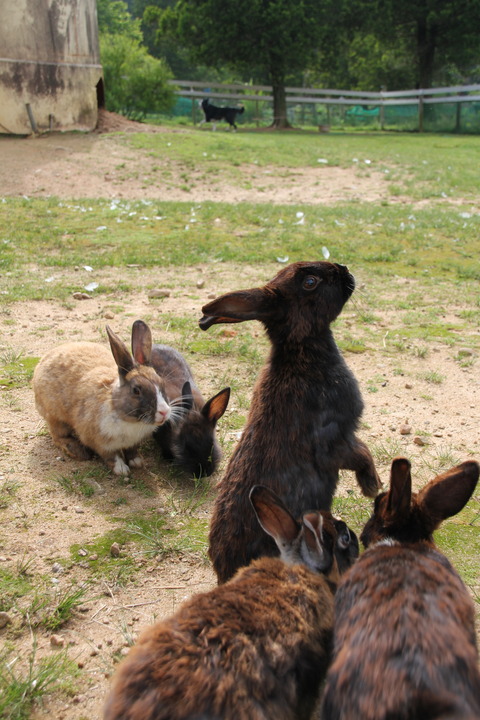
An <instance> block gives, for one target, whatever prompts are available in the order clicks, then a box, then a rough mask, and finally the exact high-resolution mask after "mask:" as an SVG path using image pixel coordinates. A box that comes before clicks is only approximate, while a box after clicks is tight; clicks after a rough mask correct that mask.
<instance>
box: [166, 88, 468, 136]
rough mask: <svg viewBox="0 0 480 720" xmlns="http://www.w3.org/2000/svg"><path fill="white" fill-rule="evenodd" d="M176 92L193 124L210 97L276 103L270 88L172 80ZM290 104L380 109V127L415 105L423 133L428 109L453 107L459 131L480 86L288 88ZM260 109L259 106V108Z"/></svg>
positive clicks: (224, 99) (228, 100)
mask: <svg viewBox="0 0 480 720" xmlns="http://www.w3.org/2000/svg"><path fill="white" fill-rule="evenodd" d="M171 84H172V85H174V86H175V88H176V89H175V92H176V94H177V95H178V96H180V97H185V98H191V99H192V117H193V122H194V123H196V122H197V118H198V117H199V114H198V100H200V99H202V98H205V97H209V98H211V99H213V100H214V99H217V100H220V99H221V100H223V101H227V102H230V101H234V102H239V101H243V102H245V101H247V100H250V101H254V102H255V103H269V104H272V103H273V95H272V88H271V86H269V85H242V84H241V83H234V84H222V83H213V82H203V81H199V80H192V81H190V80H172V81H171ZM285 90H286V95H287V104H294V105H300V106H301V105H306V104H310V105H314V106H317V105H324V106H326V108H327V113H328V111H329V108H330V107H331V106H348V105H357V106H358V105H360V106H368V107H378V108H379V122H380V126H381V127H382V128H383V126H384V111H385V108H387V107H392V106H401V105H414V106H417V108H418V130H419V131H420V132H422V131H423V120H424V110H425V106H426V105H434V104H439V103H454V104H455V105H456V108H457V129H458V128H459V127H460V113H461V107H462V105H463V104H464V103H473V102H480V85H455V86H453V87H443V88H428V89H424V90H396V91H393V92H387V91H380V92H363V91H354V90H331V89H323V88H299V87H287V88H285ZM257 107H258V106H257ZM257 115H258V113H257Z"/></svg>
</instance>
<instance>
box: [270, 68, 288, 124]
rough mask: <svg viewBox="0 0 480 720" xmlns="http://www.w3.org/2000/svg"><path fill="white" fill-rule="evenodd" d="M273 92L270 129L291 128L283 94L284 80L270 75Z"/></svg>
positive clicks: (284, 93)
mask: <svg viewBox="0 0 480 720" xmlns="http://www.w3.org/2000/svg"><path fill="white" fill-rule="evenodd" d="M271 78H272V90H273V122H272V124H271V126H270V127H272V128H275V129H277V130H285V129H286V128H291V127H292V126H291V125H290V123H289V122H288V119H287V95H286V92H285V78H284V77H283V75H282V76H280V75H275V74H274V73H271Z"/></svg>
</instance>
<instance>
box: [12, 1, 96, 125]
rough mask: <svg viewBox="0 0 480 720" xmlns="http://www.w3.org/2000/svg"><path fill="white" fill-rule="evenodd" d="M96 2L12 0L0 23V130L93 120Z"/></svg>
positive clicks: (73, 123) (78, 123) (92, 122)
mask: <svg viewBox="0 0 480 720" xmlns="http://www.w3.org/2000/svg"><path fill="white" fill-rule="evenodd" d="M102 78H103V73H102V68H101V65H100V59H99V48H98V27H97V12H96V0H14V1H13V2H9V3H8V12H4V13H2V18H1V22H0V132H2V133H6V132H9V133H16V134H29V133H31V132H32V130H34V129H38V130H39V131H41V130H46V129H49V128H50V129H57V130H58V129H62V130H71V129H82V130H91V129H93V128H94V127H95V125H96V122H97V110H98V102H97V85H98V84H99V83H101V82H102Z"/></svg>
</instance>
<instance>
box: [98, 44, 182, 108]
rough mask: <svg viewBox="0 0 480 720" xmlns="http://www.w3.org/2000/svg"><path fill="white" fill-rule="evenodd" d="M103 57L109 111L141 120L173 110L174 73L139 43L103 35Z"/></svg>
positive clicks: (101, 51) (101, 52)
mask: <svg viewBox="0 0 480 720" xmlns="http://www.w3.org/2000/svg"><path fill="white" fill-rule="evenodd" d="M100 54H101V58H102V65H103V72H104V76H105V87H106V104H107V109H108V110H112V111H115V112H119V113H122V114H123V115H126V116H127V117H130V118H137V119H141V118H144V117H145V115H146V114H147V113H148V112H151V113H156V112H166V111H168V110H169V109H170V108H171V107H172V106H173V104H174V100H175V95H174V91H173V88H172V86H171V85H169V84H168V80H169V79H170V78H171V72H170V70H169V69H168V68H167V66H166V64H165V63H164V62H163V61H162V60H159V59H156V58H153V57H152V56H151V55H149V54H148V52H147V50H146V48H145V47H143V46H142V45H141V44H140V43H139V41H138V40H136V39H135V38H132V37H130V36H129V35H111V34H103V35H101V37H100Z"/></svg>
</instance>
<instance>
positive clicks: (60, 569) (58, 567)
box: [52, 562, 63, 575]
mask: <svg viewBox="0 0 480 720" xmlns="http://www.w3.org/2000/svg"><path fill="white" fill-rule="evenodd" d="M52 572H54V573H57V575H60V573H63V567H62V565H60V563H58V562H56V563H53V565H52Z"/></svg>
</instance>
